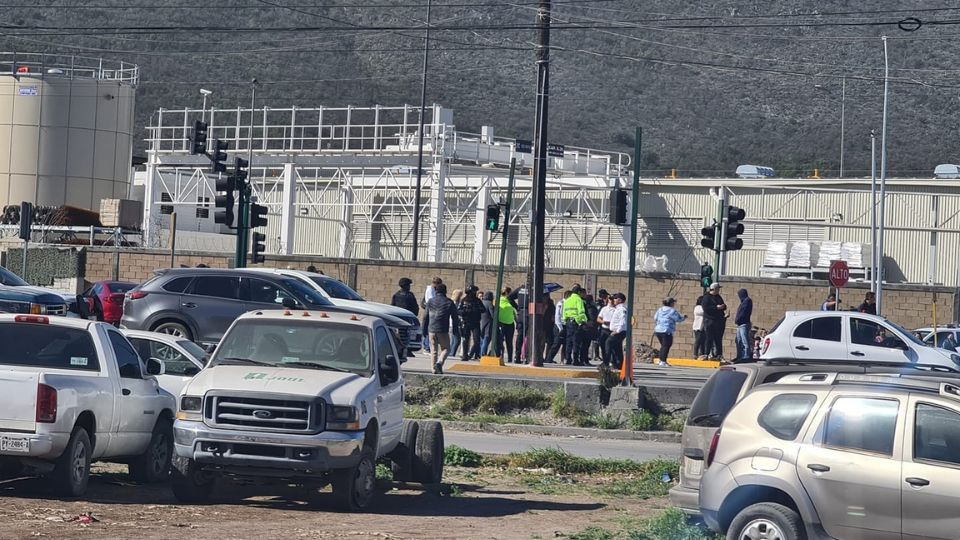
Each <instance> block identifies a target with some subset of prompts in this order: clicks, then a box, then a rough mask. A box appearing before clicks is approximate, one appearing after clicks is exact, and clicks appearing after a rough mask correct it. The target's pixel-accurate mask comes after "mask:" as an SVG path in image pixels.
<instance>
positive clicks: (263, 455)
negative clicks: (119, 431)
mask: <svg viewBox="0 0 960 540" xmlns="http://www.w3.org/2000/svg"><path fill="white" fill-rule="evenodd" d="M173 438H174V448H175V450H176V454H177V455H178V456H180V457H182V458H187V459H191V460H193V461H195V462H196V463H198V464H200V465H201V466H202V467H203V468H204V469H211V470H217V469H222V470H224V471H227V472H231V471H232V472H238V471H239V472H240V473H241V474H242V471H243V470H244V469H249V470H250V471H251V475H253V476H257V475H258V473H257V472H254V471H253V470H254V469H257V470H269V471H273V472H276V473H278V474H283V475H294V476H296V475H298V474H304V475H308V474H313V473H316V472H324V471H330V470H333V469H345V468H349V467H352V466H354V465H356V464H357V463H359V462H360V451H361V449H362V448H363V440H364V432H363V431H347V432H344V431H325V432H321V433H317V434H315V435H299V434H287V433H261V432H256V431H242V430H228V429H214V428H211V427H209V426H207V425H206V424H204V423H203V422H193V421H186V420H177V421H176V423H175V424H174V426H173Z"/></svg>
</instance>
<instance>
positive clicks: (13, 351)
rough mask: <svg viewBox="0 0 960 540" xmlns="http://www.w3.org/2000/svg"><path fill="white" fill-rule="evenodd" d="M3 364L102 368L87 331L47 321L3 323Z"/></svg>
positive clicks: (0, 337)
mask: <svg viewBox="0 0 960 540" xmlns="http://www.w3.org/2000/svg"><path fill="white" fill-rule="evenodd" d="M0 343H3V347H0V365H8V366H30V367H38V368H47V369H75V370H82V371H100V362H99V360H98V358H97V351H96V349H94V346H93V340H92V339H90V334H89V333H87V331H86V330H81V329H79V328H64V327H61V326H53V325H48V324H31V323H21V322H10V323H0Z"/></svg>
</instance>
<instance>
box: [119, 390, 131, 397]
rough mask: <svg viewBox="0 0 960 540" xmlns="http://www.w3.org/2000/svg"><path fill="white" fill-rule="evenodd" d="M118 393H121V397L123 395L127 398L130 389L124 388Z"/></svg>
mask: <svg viewBox="0 0 960 540" xmlns="http://www.w3.org/2000/svg"><path fill="white" fill-rule="evenodd" d="M120 392H121V393H122V394H123V395H125V396H129V395H130V389H129V388H124V389H123V390H120Z"/></svg>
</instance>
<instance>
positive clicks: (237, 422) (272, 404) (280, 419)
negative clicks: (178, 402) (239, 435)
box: [204, 395, 323, 433]
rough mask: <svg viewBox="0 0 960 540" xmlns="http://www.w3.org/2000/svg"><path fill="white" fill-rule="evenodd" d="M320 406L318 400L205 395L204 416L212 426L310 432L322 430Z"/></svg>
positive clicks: (321, 409) (320, 403) (321, 410)
mask: <svg viewBox="0 0 960 540" xmlns="http://www.w3.org/2000/svg"><path fill="white" fill-rule="evenodd" d="M322 407H323V405H322V402H319V401H318V402H310V401H300V400H294V399H285V398H282V397H278V398H272V397H271V398H266V397H250V396H220V395H213V396H208V397H207V400H206V406H205V407H204V417H205V419H206V421H207V423H208V424H212V425H214V426H223V427H231V428H236V429H251V430H265V431H273V432H286V433H309V432H316V431H320V430H321V427H322V423H321V419H322V417H323V416H322V412H323V408H322Z"/></svg>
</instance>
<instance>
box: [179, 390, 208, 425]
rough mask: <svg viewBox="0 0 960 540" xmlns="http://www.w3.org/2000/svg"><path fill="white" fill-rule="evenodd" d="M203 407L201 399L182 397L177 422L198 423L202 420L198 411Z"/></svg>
mask: <svg viewBox="0 0 960 540" xmlns="http://www.w3.org/2000/svg"><path fill="white" fill-rule="evenodd" d="M202 407H203V398H202V397H198V396H182V397H181V398H180V410H178V411H177V420H189V421H191V422H199V421H200V420H202V418H201V414H200V409H201V408H202Z"/></svg>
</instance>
